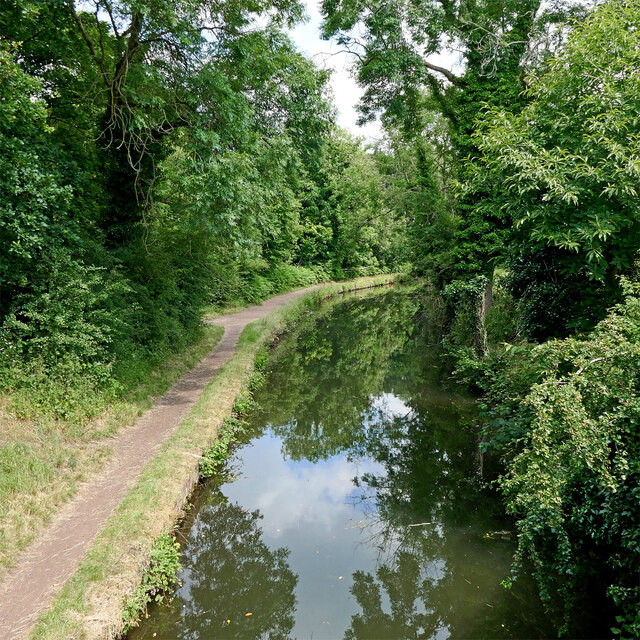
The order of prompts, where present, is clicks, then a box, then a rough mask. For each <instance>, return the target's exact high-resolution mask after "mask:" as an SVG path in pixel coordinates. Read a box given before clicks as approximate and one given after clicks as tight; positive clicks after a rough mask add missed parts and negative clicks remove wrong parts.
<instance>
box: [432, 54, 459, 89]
mask: <svg viewBox="0 0 640 640" xmlns="http://www.w3.org/2000/svg"><path fill="white" fill-rule="evenodd" d="M424 66H425V67H427V69H429V70H430V71H435V72H436V73H441V74H442V75H443V76H444V77H445V78H446V79H447V80H448V81H449V82H450V83H451V84H453V85H455V86H456V87H460V86H462V79H461V78H458V76H456V75H454V74H453V73H452V72H451V71H449V69H445V68H444V67H439V66H438V65H435V64H431V63H430V62H427V61H426V60H425V61H424Z"/></svg>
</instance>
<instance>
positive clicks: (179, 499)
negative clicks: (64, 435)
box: [31, 276, 394, 640]
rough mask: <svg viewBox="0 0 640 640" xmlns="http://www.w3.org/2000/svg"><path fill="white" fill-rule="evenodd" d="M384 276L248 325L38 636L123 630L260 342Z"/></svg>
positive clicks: (311, 297)
mask: <svg viewBox="0 0 640 640" xmlns="http://www.w3.org/2000/svg"><path fill="white" fill-rule="evenodd" d="M393 280H394V278H393V277H389V276H378V277H373V278H363V279H358V280H356V281H351V282H346V283H340V284H334V285H327V286H326V287H323V288H322V289H319V290H316V291H314V292H312V293H309V294H308V295H306V296H305V297H303V298H300V299H298V300H296V301H294V302H292V303H290V304H288V305H286V306H285V307H282V308H281V309H279V310H277V311H275V312H273V313H271V314H269V316H267V317H265V318H263V319H261V320H258V321H256V322H253V323H251V324H250V325H248V326H247V327H246V328H245V330H244V331H243V333H242V335H241V336H240V340H239V342H238V346H237V348H236V352H235V354H234V356H233V357H232V358H231V360H229V362H227V364H225V365H224V367H222V369H221V370H220V371H219V373H218V375H217V376H216V377H215V378H214V379H213V380H212V382H211V383H210V384H209V385H208V386H207V388H206V389H205V391H204V393H203V395H202V396H201V398H200V399H199V401H198V402H197V403H196V405H195V407H194V409H193V410H192V411H191V413H190V414H189V416H188V417H187V418H186V419H185V420H184V421H183V423H182V424H181V425H180V427H179V429H178V430H177V431H176V433H175V434H173V435H172V436H171V438H169V439H168V440H167V441H166V442H165V443H164V445H163V446H162V447H161V449H160V451H159V453H158V455H157V456H155V457H154V458H153V459H152V460H151V461H150V462H149V464H148V465H147V466H146V467H145V469H144V471H143V473H142V475H141V477H140V478H139V480H138V481H137V482H136V484H135V486H134V487H132V489H130V491H129V492H128V494H127V495H126V497H125V499H124V500H123V502H122V503H121V504H120V506H119V507H118V508H117V509H116V511H115V512H114V513H113V514H112V516H111V517H110V518H109V520H108V521H107V524H106V525H105V527H104V529H103V530H102V531H101V533H100V534H99V535H98V537H97V538H96V540H95V542H94V544H93V546H92V547H91V549H90V550H89V552H88V553H87V555H86V557H85V559H84V560H83V562H82V563H81V564H80V567H79V568H78V570H77V571H76V573H75V574H74V575H73V576H72V577H71V579H70V580H69V581H68V582H67V584H66V585H65V586H64V587H63V589H62V590H61V592H60V593H59V594H58V595H57V596H56V598H55V600H54V602H53V605H52V607H51V608H50V609H49V610H48V611H47V612H46V613H45V614H44V615H43V616H42V617H41V618H40V619H39V621H38V624H37V626H36V628H35V630H34V632H33V634H32V636H31V638H33V639H38V640H70V639H78V640H80V639H89V638H105V637H108V638H115V637H117V634H118V633H119V632H120V631H121V630H122V628H123V609H124V606H125V602H126V600H127V595H131V594H134V593H136V590H137V589H138V585H139V584H140V583H141V581H142V579H143V575H144V568H145V567H147V566H149V560H150V554H151V549H152V546H153V541H154V540H155V539H156V538H158V537H160V536H162V535H165V534H166V533H168V532H171V531H172V530H173V529H174V527H175V525H176V522H177V520H178V518H179V516H180V514H181V513H182V509H183V508H184V506H185V502H186V498H187V496H188V494H189V492H190V490H191V489H192V487H193V486H194V484H195V483H196V482H197V479H198V461H199V458H200V454H201V453H202V452H203V451H205V450H206V449H207V448H208V447H209V446H210V445H211V443H212V442H214V440H215V438H216V436H217V432H218V427H219V426H220V425H221V424H222V421H223V420H224V418H225V417H228V416H230V415H231V414H232V411H233V407H234V403H235V400H236V397H237V395H238V394H239V393H240V391H241V390H242V389H243V388H244V387H245V386H246V385H247V384H248V383H249V380H250V375H251V372H252V370H253V366H254V360H255V356H256V354H257V353H258V351H259V349H260V347H261V346H262V345H263V344H265V342H266V341H267V340H268V339H269V338H270V337H271V336H273V335H274V334H275V333H276V332H278V331H279V330H281V329H282V328H283V327H284V324H285V321H286V322H293V321H295V319H296V318H299V317H300V315H301V314H302V313H305V312H306V311H308V310H309V309H312V308H315V307H317V306H318V304H319V303H320V302H321V301H322V300H324V299H326V298H329V297H331V296H334V295H337V294H339V293H342V292H346V291H350V290H354V289H358V288H368V287H374V286H380V285H383V284H387V283H389V282H390V281H393Z"/></svg>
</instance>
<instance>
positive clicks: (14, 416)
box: [0, 326, 223, 573]
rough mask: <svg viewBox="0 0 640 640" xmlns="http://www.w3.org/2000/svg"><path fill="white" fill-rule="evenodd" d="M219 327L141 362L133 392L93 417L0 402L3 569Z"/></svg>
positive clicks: (201, 353) (217, 334)
mask: <svg viewBox="0 0 640 640" xmlns="http://www.w3.org/2000/svg"><path fill="white" fill-rule="evenodd" d="M222 333H223V330H222V328H221V327H214V326H206V327H203V328H202V329H201V330H200V331H199V332H198V333H197V334H195V336H194V340H193V341H192V342H191V343H190V344H189V345H188V346H187V347H186V348H183V349H181V350H180V351H178V352H176V353H173V354H166V353H165V354H162V355H161V356H159V357H158V359H157V360H161V362H160V363H158V361H157V360H156V362H155V363H154V362H149V361H147V362H146V363H140V365H139V366H138V367H137V370H136V371H135V372H130V379H129V384H128V387H129V389H128V391H127V392H125V393H124V394H123V395H122V396H120V397H117V398H114V399H112V401H111V402H110V403H109V405H108V407H107V408H106V409H105V410H103V411H102V412H100V413H99V414H98V415H97V416H96V417H95V418H92V419H88V418H87V417H85V416H70V417H68V418H66V419H63V418H56V417H55V416H52V415H51V414H47V413H46V412H43V413H40V414H38V413H26V414H24V413H23V414H22V415H21V413H20V412H16V411H15V407H14V398H12V397H11V396H5V397H4V398H2V399H1V400H0V433H1V434H2V436H1V441H0V470H1V473H0V571H1V572H2V573H4V572H5V571H6V569H7V568H8V567H10V566H11V565H12V564H13V563H14V561H15V558H16V555H17V554H18V553H19V552H20V551H21V550H22V549H24V548H25V547H26V546H27V545H28V544H29V543H30V542H32V541H33V540H34V538H36V537H37V536H38V534H39V533H40V532H41V531H42V529H43V527H44V526H45V525H46V524H47V522H49V520H50V519H51V516H52V515H53V514H54V513H55V512H56V511H57V510H58V509H59V508H60V507H61V506H62V504H64V502H66V501H67V500H68V499H69V498H70V497H72V496H73V495H74V493H75V492H76V489H77V487H78V485H79V483H80V482H82V481H84V480H85V479H87V478H88V477H89V476H90V475H92V474H93V473H96V472H98V471H100V469H102V468H103V467H104V465H105V464H106V463H107V462H108V460H109V458H110V456H111V447H110V444H109V442H110V437H111V436H113V435H114V434H115V433H117V432H118V431H119V429H121V428H122V427H124V426H126V425H129V424H132V423H133V422H134V421H135V420H136V419H137V417H138V416H139V415H140V414H141V413H142V412H143V411H144V410H145V409H148V408H149V407H150V406H151V404H152V403H153V400H154V399H155V398H157V397H158V396H159V395H161V394H162V393H164V392H165V391H166V390H167V389H168V388H169V387H170V386H171V385H172V384H173V383H174V382H175V381H176V380H177V379H178V378H180V377H181V376H182V375H183V374H184V373H185V372H187V371H189V370H190V369H192V368H193V367H194V366H195V364H196V363H197V362H199V361H200V360H201V359H202V358H203V357H204V355H205V354H207V353H208V352H209V351H211V349H213V347H214V346H215V345H216V343H217V342H218V340H219V339H220V338H221V336H222Z"/></svg>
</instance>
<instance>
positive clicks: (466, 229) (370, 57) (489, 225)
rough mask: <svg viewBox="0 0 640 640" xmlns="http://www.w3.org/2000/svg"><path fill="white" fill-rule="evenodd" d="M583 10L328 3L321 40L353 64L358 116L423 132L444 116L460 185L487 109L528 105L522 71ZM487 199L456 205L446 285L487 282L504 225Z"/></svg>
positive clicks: (532, 0)
mask: <svg viewBox="0 0 640 640" xmlns="http://www.w3.org/2000/svg"><path fill="white" fill-rule="evenodd" d="M581 8H582V6H581V4H580V3H578V2H575V3H568V2H560V1H558V2H552V3H543V2H541V1H540V0H484V1H483V0H422V1H420V2H408V1H407V0H391V1H387V0H374V1H373V2H368V3H366V4H365V3H362V2H359V1H358V0H325V1H324V3H323V9H324V14H325V23H324V33H325V35H326V36H327V37H329V36H334V37H336V38H337V39H338V41H339V42H341V43H342V44H343V45H345V46H346V47H347V48H348V49H349V50H350V51H352V52H353V54H354V56H355V58H356V62H355V66H356V70H357V74H358V80H359V82H360V84H361V85H362V86H363V87H364V88H365V94H364V97H363V99H362V103H361V109H362V114H363V118H364V119H368V118H371V117H373V116H375V115H376V114H377V113H380V112H386V113H387V114H393V115H394V116H395V117H397V118H400V119H401V120H402V121H403V122H404V124H405V126H406V127H407V128H409V129H413V130H414V131H415V133H416V135H420V134H421V133H422V129H423V118H421V117H420V112H421V111H423V110H424V109H425V108H430V109H437V110H438V111H440V112H441V113H442V114H444V116H445V117H446V118H447V120H448V122H449V125H450V129H451V140H452V144H453V148H454V150H455V152H456V154H457V156H458V159H459V161H460V162H461V163H462V171H461V172H460V176H459V177H460V179H461V180H463V181H464V180H465V179H466V176H465V171H464V169H465V163H464V160H465V159H466V158H467V157H469V156H475V155H477V154H478V153H479V150H478V147H477V145H476V142H475V140H474V138H473V132H474V130H475V127H476V122H477V120H478V119H479V118H481V117H482V115H483V113H484V110H485V108H486V106H487V105H492V106H499V107H501V108H503V109H507V110H512V111H518V110H519V109H521V108H522V107H523V106H524V104H525V103H526V99H525V98H524V97H523V95H522V92H523V90H524V89H525V88H526V78H527V70H528V69H529V68H530V67H531V66H532V65H533V64H536V63H538V62H539V61H540V60H541V59H543V58H544V57H545V55H546V53H548V52H549V51H550V50H552V49H553V48H554V46H555V43H556V41H557V40H558V39H559V38H561V36H562V33H563V29H562V28H561V27H560V25H561V24H562V22H563V21H565V20H566V19H567V17H568V16H569V15H571V14H574V13H577V12H578V11H579V10H580V9H581ZM443 53H444V54H447V53H448V54H449V58H450V59H452V60H455V61H456V64H455V65H452V66H450V67H446V66H445V65H444V64H443V63H440V64H435V63H434V62H433V59H434V55H436V54H443ZM485 195H486V194H484V193H482V192H478V193H475V194H472V195H468V196H467V197H466V198H465V199H463V200H460V202H459V203H458V207H457V218H458V226H457V231H456V235H455V242H454V243H453V244H452V245H451V246H450V251H451V253H452V255H451V256H450V258H449V262H450V264H451V265H452V269H451V273H450V274H449V278H453V277H457V276H460V275H465V274H470V273H476V274H477V273H481V274H485V275H487V276H489V278H490V277H491V275H492V273H493V265H494V263H495V261H496V260H498V259H499V258H500V256H501V254H502V247H503V245H504V236H505V233H506V231H507V228H508V224H507V222H506V221H505V220H504V217H503V216H502V213H501V212H500V211H496V210H492V209H491V208H489V207H486V206H483V205H484V199H485ZM427 235H428V234H427V233H426V232H425V238H427ZM430 248H431V247H425V250H429V249H430Z"/></svg>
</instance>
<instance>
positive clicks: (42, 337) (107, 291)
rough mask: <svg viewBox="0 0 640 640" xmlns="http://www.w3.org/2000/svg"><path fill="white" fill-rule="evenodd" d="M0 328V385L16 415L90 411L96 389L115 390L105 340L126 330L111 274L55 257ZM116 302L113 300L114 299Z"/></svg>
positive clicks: (120, 288) (121, 291)
mask: <svg viewBox="0 0 640 640" xmlns="http://www.w3.org/2000/svg"><path fill="white" fill-rule="evenodd" d="M38 276H39V277H38V278H37V279H36V281H35V283H34V284H33V286H32V288H31V291H30V292H29V293H28V294H22V295H20V296H18V297H17V299H16V300H15V302H14V305H13V308H12V311H11V313H9V315H8V316H7V317H6V318H5V319H4V322H3V323H2V325H1V326H0V389H3V390H5V391H6V390H11V391H14V395H13V400H12V408H13V409H14V410H16V411H17V412H18V413H20V414H21V415H23V416H30V415H35V414H37V413H43V414H50V415H53V416H54V417H56V418H69V417H71V416H73V415H77V414H83V415H90V414H92V413H95V412H96V411H98V410H99V409H100V408H101V406H102V403H101V402H97V397H98V395H100V394H99V390H102V392H103V393H102V395H105V394H104V391H105V390H109V393H108V394H106V395H105V397H104V398H103V401H106V399H107V396H109V395H110V394H112V393H115V392H116V390H117V386H118V385H117V383H116V381H115V380H114V378H113V375H112V364H113V352H112V343H113V340H114V338H115V337H116V336H118V335H121V334H122V333H124V332H126V331H127V330H128V325H127V318H126V315H125V314H124V313H123V309H122V308H123V306H124V303H123V302H122V301H123V300H124V299H125V298H126V296H127V294H128V293H129V291H130V288H129V287H128V286H127V285H126V283H125V282H124V281H123V280H122V279H121V278H120V277H119V276H117V275H114V274H108V273H106V271H105V270H104V269H99V268H97V267H91V266H86V265H84V264H82V263H80V262H76V261H73V260H71V259H70V258H68V257H67V256H65V255H64V254H57V255H56V260H54V261H53V262H52V263H51V264H50V265H47V269H46V272H45V268H44V267H41V268H40V270H39V272H38ZM118 301H120V302H121V304H118Z"/></svg>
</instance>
